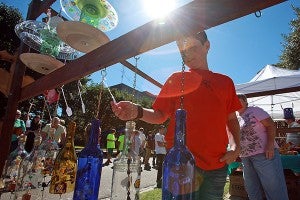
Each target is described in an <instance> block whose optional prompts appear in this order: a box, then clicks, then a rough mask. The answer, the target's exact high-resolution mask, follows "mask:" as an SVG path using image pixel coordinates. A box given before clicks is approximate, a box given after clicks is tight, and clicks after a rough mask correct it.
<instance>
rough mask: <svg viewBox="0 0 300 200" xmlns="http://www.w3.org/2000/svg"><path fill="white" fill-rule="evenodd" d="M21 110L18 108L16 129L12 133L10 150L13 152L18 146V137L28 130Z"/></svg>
mask: <svg viewBox="0 0 300 200" xmlns="http://www.w3.org/2000/svg"><path fill="white" fill-rule="evenodd" d="M20 117H21V111H20V110H17V113H16V117H15V123H14V131H13V134H12V135H11V143H10V152H13V151H14V150H15V149H16V148H17V147H18V138H19V136H21V135H23V134H24V133H25V131H26V126H25V122H24V121H23V120H21V119H20Z"/></svg>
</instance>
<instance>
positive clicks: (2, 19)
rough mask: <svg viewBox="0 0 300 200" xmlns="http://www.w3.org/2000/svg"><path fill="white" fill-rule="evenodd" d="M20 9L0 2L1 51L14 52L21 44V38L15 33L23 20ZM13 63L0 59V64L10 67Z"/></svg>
mask: <svg viewBox="0 0 300 200" xmlns="http://www.w3.org/2000/svg"><path fill="white" fill-rule="evenodd" d="M22 20H23V19H22V15H21V13H20V11H19V10H18V9H16V8H13V7H11V6H7V5H5V4H3V3H0V30H1V34H0V41H1V42H0V51H1V50H6V51H7V52H8V53H10V54H14V53H15V52H16V50H17V49H18V47H19V46H20V40H19V38H18V37H17V35H16V33H15V26H16V25H17V24H18V23H20V22H21V21H22ZM10 65H11V63H8V62H5V61H0V66H1V67H4V68H6V69H9V68H10Z"/></svg>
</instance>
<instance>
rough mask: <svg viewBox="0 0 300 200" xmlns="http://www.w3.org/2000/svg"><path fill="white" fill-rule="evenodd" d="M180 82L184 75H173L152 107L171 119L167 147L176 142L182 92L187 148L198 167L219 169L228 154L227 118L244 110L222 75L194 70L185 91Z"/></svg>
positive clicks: (187, 75)
mask: <svg viewBox="0 0 300 200" xmlns="http://www.w3.org/2000/svg"><path fill="white" fill-rule="evenodd" d="M181 79H182V73H181V72H177V73H174V74H172V75H171V76H170V77H169V78H168V80H167V81H166V83H165V85H164V86H163V88H162V90H161V92H160V94H159V95H158V97H157V99H156V100H155V102H154V104H153V108H154V109H155V110H160V111H162V112H163V113H165V114H167V115H168V116H169V118H170V123H169V126H168V131H167V134H166V137H165V139H166V141H167V144H168V148H171V147H172V146H173V143H174V132H175V112H176V110H177V109H179V108H180V94H181V93H182V92H183V94H184V100H183V103H184V107H183V108H184V109H185V110H186V111H187V120H186V145H187V147H188V148H189V150H190V151H191V152H192V153H193V155H194V157H195V161H196V165H197V166H198V167H199V168H201V169H203V170H214V169H219V168H221V167H223V166H224V165H225V162H220V161H219V160H220V158H221V157H222V156H223V155H224V154H225V153H226V148H227V144H228V136H227V132H226V125H227V119H228V115H229V114H230V113H232V112H235V111H237V110H238V109H240V108H241V104H240V101H239V100H238V98H237V96H236V91H235V88H234V84H233V82H232V80H231V79H230V78H229V77H227V76H225V75H222V74H218V73H213V72H211V71H208V70H191V71H189V72H185V75H184V86H185V87H184V90H183V91H182V90H181ZM174 87H177V89H174ZM170 88H172V89H170ZM168 94H170V95H168Z"/></svg>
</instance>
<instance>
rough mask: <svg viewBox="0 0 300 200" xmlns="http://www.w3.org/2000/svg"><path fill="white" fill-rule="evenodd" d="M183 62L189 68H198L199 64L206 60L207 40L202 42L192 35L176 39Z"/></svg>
mask: <svg viewBox="0 0 300 200" xmlns="http://www.w3.org/2000/svg"><path fill="white" fill-rule="evenodd" d="M177 46H178V48H179V50H180V53H181V55H182V58H183V60H184V63H185V64H186V65H187V66H188V67H189V68H191V69H198V68H200V67H199V65H200V64H201V63H203V62H206V56H207V52H208V49H209V42H208V41H206V42H204V44H202V43H201V42H200V41H199V40H197V39H196V38H194V37H187V38H184V39H181V40H179V41H177Z"/></svg>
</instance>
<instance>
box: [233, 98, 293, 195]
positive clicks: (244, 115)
mask: <svg viewBox="0 0 300 200" xmlns="http://www.w3.org/2000/svg"><path fill="white" fill-rule="evenodd" d="M238 97H239V100H240V102H241V104H242V106H243V107H242V108H241V109H240V110H238V120H239V124H240V129H241V153H240V158H241V160H242V164H243V178H244V183H245V188H246V191H247V193H248V197H249V199H250V200H257V199H263V193H264V194H265V195H266V198H267V199H272V200H276V199H278V200H288V199H289V198H288V193H287V188H286V183H285V177H284V173H283V167H282V163H281V158H280V155H279V150H278V149H279V147H278V145H277V143H276V141H275V134H276V127H275V123H274V121H273V120H272V118H271V117H270V115H269V114H268V113H267V112H266V111H264V110H263V109H261V108H259V107H256V106H248V102H247V97H246V96H245V95H244V94H238Z"/></svg>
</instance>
